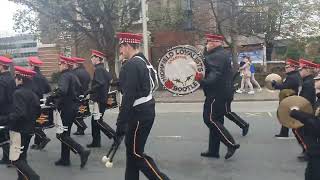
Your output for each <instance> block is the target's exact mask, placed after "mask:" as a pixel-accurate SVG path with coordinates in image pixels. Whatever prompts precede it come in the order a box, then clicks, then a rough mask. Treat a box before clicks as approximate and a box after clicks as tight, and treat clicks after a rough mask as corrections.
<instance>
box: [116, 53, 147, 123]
mask: <svg viewBox="0 0 320 180" xmlns="http://www.w3.org/2000/svg"><path fill="white" fill-rule="evenodd" d="M135 56H140V57H142V58H143V59H144V60H145V61H147V59H146V58H145V56H144V55H143V54H142V53H138V54H136V55H135ZM135 56H133V58H132V59H129V60H128V61H127V62H126V63H125V64H124V65H123V66H122V68H121V71H120V75H119V81H120V88H121V92H122V94H123V96H122V103H121V107H120V113H119V117H118V121H117V126H126V124H127V123H128V121H129V119H130V117H131V116H132V109H133V104H134V101H135V100H136V99H139V98H141V97H147V96H148V95H149V93H150V88H151V87H150V76H149V70H148V68H147V66H146V64H145V62H144V61H143V60H142V59H140V58H137V57H135Z"/></svg>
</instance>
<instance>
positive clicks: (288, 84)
mask: <svg viewBox="0 0 320 180" xmlns="http://www.w3.org/2000/svg"><path fill="white" fill-rule="evenodd" d="M300 84H301V76H300V74H299V72H298V71H292V72H289V73H287V77H286V79H285V81H284V82H283V83H282V84H275V86H274V88H275V89H279V90H283V89H292V90H294V92H296V94H298V92H299V87H300Z"/></svg>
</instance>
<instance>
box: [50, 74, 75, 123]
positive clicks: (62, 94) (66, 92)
mask: <svg viewBox="0 0 320 180" xmlns="http://www.w3.org/2000/svg"><path fill="white" fill-rule="evenodd" d="M80 88H81V85H80V82H79V79H78V78H77V77H76V76H75V75H74V74H73V73H72V71H71V70H64V71H62V72H61V76H60V79H59V81H58V89H57V92H56V94H55V96H56V97H57V98H58V109H59V110H62V111H64V110H66V109H68V110H70V109H71V110H77V109H78V102H79V95H80ZM70 121H72V119H70Z"/></svg>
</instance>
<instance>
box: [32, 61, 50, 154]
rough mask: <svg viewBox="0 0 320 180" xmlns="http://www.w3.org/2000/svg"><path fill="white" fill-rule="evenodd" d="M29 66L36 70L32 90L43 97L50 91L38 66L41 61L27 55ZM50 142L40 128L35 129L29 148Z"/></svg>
mask: <svg viewBox="0 0 320 180" xmlns="http://www.w3.org/2000/svg"><path fill="white" fill-rule="evenodd" d="M28 61H29V66H30V67H31V69H32V70H33V71H34V72H36V75H35V76H34V77H33V79H32V81H33V91H34V92H35V93H36V95H38V97H39V99H43V95H44V94H48V93H49V92H50V91H51V87H50V85H49V82H48V80H47V79H46V78H45V77H44V76H43V75H42V73H41V71H40V66H41V65H42V64H43V62H42V61H41V60H40V59H39V58H37V57H29V58H28ZM49 142H50V139H49V138H48V137H47V136H46V134H45V133H44V131H43V129H42V128H36V129H35V138H34V144H33V145H32V146H31V147H30V148H31V149H39V150H41V149H44V148H45V146H46V145H47V144H48V143H49Z"/></svg>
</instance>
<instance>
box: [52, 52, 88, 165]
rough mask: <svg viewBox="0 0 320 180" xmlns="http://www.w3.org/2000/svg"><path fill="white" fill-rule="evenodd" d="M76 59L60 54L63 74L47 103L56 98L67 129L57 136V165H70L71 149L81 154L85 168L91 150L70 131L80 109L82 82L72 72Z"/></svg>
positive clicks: (60, 67) (60, 65) (60, 66)
mask: <svg viewBox="0 0 320 180" xmlns="http://www.w3.org/2000/svg"><path fill="white" fill-rule="evenodd" d="M73 65H74V60H73V59H72V58H68V57H64V56H60V62H59V69H60V72H61V76H60V78H59V81H58V88H57V90H55V93H54V94H53V95H51V96H49V97H48V98H47V100H46V102H47V103H49V102H52V101H53V100H56V106H57V107H58V110H59V112H60V115H61V119H62V124H63V126H64V127H65V128H66V130H65V131H64V132H63V133H61V134H59V133H57V138H58V139H59V140H60V141H61V157H60V159H59V160H58V161H56V162H55V165H56V166H70V165H71V162H70V150H71V151H73V152H74V153H76V154H79V155H80V159H81V165H80V167H81V168H83V167H84V166H85V165H86V163H87V160H88V157H89V155H90V151H89V150H87V149H85V148H84V147H83V146H81V145H80V144H78V143H77V142H76V141H75V140H74V139H72V138H71V137H70V131H71V127H72V124H73V123H74V122H73V121H74V119H75V118H76V114H77V112H78V110H79V99H78V98H79V95H80V91H79V90H80V88H81V84H80V82H79V79H78V78H77V77H76V76H75V75H74V74H73V73H72V69H73Z"/></svg>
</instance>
